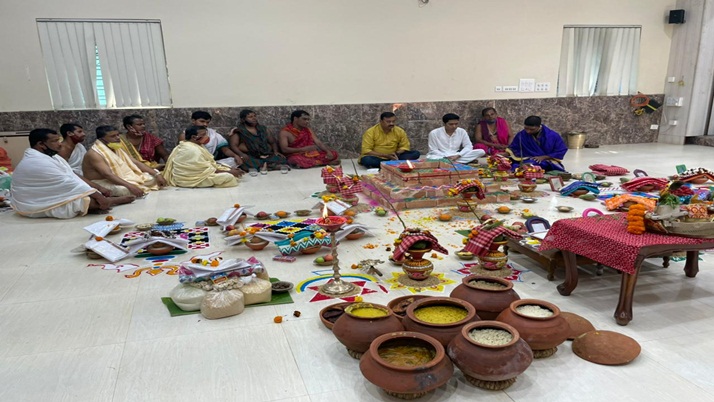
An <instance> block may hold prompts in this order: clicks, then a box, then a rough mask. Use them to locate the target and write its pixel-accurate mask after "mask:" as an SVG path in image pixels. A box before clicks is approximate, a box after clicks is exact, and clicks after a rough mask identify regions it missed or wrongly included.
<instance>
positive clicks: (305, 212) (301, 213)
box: [295, 209, 312, 216]
mask: <svg viewBox="0 0 714 402" xmlns="http://www.w3.org/2000/svg"><path fill="white" fill-rule="evenodd" d="M310 212H312V211H310V210H309V209H298V210H297V211H295V215H297V216H308V215H310Z"/></svg>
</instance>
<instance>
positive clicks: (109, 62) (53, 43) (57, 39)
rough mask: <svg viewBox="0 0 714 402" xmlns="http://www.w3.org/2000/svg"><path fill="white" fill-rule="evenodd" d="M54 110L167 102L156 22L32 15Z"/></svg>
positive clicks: (138, 105) (168, 102)
mask: <svg viewBox="0 0 714 402" xmlns="http://www.w3.org/2000/svg"><path fill="white" fill-rule="evenodd" d="M37 29H38V32H39V35H40V44H41V46H42V54H43V58H44V61H45V70H46V72H47V82H48V85H49V88H50V95H51V97H52V104H53V106H54V108H55V109H97V108H141V107H159V106H171V95H170V90H169V79H168V71H167V68H166V56H165V55H164V44H163V37H162V34H161V22H159V21H146V20H141V21H135V20H128V21H124V20H122V21H117V20H106V21H104V20H91V21H90V20H55V19H51V20H47V19H38V20H37Z"/></svg>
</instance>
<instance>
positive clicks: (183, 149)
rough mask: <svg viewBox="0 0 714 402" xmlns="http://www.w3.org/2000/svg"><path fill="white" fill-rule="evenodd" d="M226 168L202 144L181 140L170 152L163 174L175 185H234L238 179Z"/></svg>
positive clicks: (191, 186) (170, 183)
mask: <svg viewBox="0 0 714 402" xmlns="http://www.w3.org/2000/svg"><path fill="white" fill-rule="evenodd" d="M228 170H229V167H228V166H225V165H220V164H218V163H216V161H214V160H213V155H211V153H210V152H208V151H207V150H206V148H204V147H203V146H201V145H198V144H195V143H193V142H190V141H182V142H181V143H180V144H179V145H177V146H176V148H174V150H173V151H172V152H171V155H170V156H169V160H168V161H167V162H166V167H165V168H164V173H163V174H164V177H165V178H166V181H167V182H168V183H169V185H172V186H176V187H190V188H194V187H235V186H237V185H238V180H237V179H236V178H235V176H233V175H232V174H231V173H230V172H228Z"/></svg>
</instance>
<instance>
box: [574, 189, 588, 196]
mask: <svg viewBox="0 0 714 402" xmlns="http://www.w3.org/2000/svg"><path fill="white" fill-rule="evenodd" d="M587 193H588V190H584V189H580V190H575V191H573V192H572V193H571V194H570V196H571V197H580V196H581V195H583V194H587Z"/></svg>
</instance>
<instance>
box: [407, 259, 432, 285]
mask: <svg viewBox="0 0 714 402" xmlns="http://www.w3.org/2000/svg"><path fill="white" fill-rule="evenodd" d="M402 270H403V271H404V273H405V274H407V276H408V277H409V279H413V280H415V281H423V280H424V279H426V278H428V277H429V275H431V272H432V271H433V270H434V264H432V262H431V261H429V260H426V259H423V258H419V259H414V258H405V259H404V262H403V263H402Z"/></svg>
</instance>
